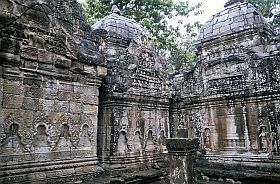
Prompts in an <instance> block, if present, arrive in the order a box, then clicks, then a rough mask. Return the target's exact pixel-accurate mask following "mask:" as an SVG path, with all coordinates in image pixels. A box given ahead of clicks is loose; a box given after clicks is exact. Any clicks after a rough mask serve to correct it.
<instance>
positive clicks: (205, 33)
mask: <svg viewBox="0 0 280 184" xmlns="http://www.w3.org/2000/svg"><path fill="white" fill-rule="evenodd" d="M249 29H257V30H264V29H266V30H270V31H272V29H271V27H270V25H269V24H268V23H267V21H266V20H265V19H264V17H263V16H262V15H261V14H260V13H259V12H258V11H257V10H256V8H255V7H254V6H253V5H252V4H250V3H247V2H245V3H242V1H232V2H231V1H229V2H227V3H226V4H225V9H224V10H223V11H221V12H219V13H217V14H216V15H213V16H212V17H211V18H210V19H209V20H208V21H207V22H206V23H205V24H204V26H203V27H202V29H201V30H200V34H199V37H198V40H197V42H198V43H200V42H205V41H210V40H213V39H215V38H219V37H221V36H224V35H229V34H234V33H238V32H241V31H244V30H249Z"/></svg>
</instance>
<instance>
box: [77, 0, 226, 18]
mask: <svg viewBox="0 0 280 184" xmlns="http://www.w3.org/2000/svg"><path fill="white" fill-rule="evenodd" d="M83 1H84V0H78V2H83ZM176 1H179V0H176ZM182 1H184V0H182ZM199 1H200V2H202V4H203V5H202V10H204V13H203V14H202V15H200V16H194V17H191V21H193V22H195V21H200V22H201V23H204V22H206V21H207V20H208V19H209V18H210V17H211V16H212V15H214V14H216V13H218V12H219V11H221V10H223V7H224V4H225V3H226V1H227V0H189V2H190V3H197V2H199Z"/></svg>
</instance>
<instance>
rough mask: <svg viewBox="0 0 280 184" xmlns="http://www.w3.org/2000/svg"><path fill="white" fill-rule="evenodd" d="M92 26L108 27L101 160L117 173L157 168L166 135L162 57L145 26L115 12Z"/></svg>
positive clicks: (166, 92) (167, 84)
mask: <svg viewBox="0 0 280 184" xmlns="http://www.w3.org/2000/svg"><path fill="white" fill-rule="evenodd" d="M93 29H94V30H102V29H103V30H106V31H107V32H108V37H107V38H106V39H105V47H104V54H105V56H106V62H107V63H106V64H107V68H108V75H107V76H106V77H105V81H104V83H103V84H102V92H101V93H102V96H101V98H100V116H99V129H98V131H99V134H98V137H99V140H98V143H99V147H98V150H99V156H100V158H102V163H104V167H107V166H108V168H109V169H108V170H110V171H111V172H112V168H114V169H115V170H114V172H116V173H117V171H121V170H125V169H126V170H130V171H131V168H132V167H134V169H136V170H139V169H143V168H147V167H158V164H159V163H160V162H161V163H162V162H163V161H164V159H163V157H162V153H164V152H165V149H166V148H165V139H166V138H167V137H168V136H169V105H170V99H171V93H170V92H171V89H170V82H169V80H168V75H167V73H166V71H165V61H164V60H163V59H162V58H160V57H159V56H158V55H157V54H156V52H155V50H154V48H153V46H152V43H151V41H150V40H149V35H148V33H147V31H146V30H145V29H143V28H142V27H141V26H140V25H139V24H138V23H136V22H135V21H133V20H130V19H127V18H125V17H123V16H121V15H119V14H118V12H113V13H112V14H111V15H109V16H107V17H105V18H104V19H103V20H101V21H100V22H98V23H96V24H95V25H93ZM119 164H122V165H121V167H119V166H120V165H119ZM129 165H130V166H129ZM131 165H134V166H131ZM116 167H119V168H116Z"/></svg>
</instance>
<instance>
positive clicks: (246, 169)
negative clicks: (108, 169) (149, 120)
mask: <svg viewBox="0 0 280 184" xmlns="http://www.w3.org/2000/svg"><path fill="white" fill-rule="evenodd" d="M197 49H198V62H197V65H196V67H195V68H194V69H193V71H191V72H188V73H184V74H180V75H177V76H175V78H174V79H173V89H174V90H175V92H174V94H175V97H174V103H173V104H172V107H173V108H172V109H173V110H172V112H171V113H172V121H171V127H172V128H171V135H174V127H177V126H178V124H179V123H180V122H181V121H184V122H185V124H186V125H187V126H188V134H189V136H190V137H197V138H199V139H200V142H201V149H202V150H203V151H202V152H205V155H203V156H202V157H201V158H200V159H199V161H200V162H199V165H198V167H199V169H200V173H201V175H202V176H201V179H202V178H204V179H205V181H208V180H210V181H211V180H213V181H218V180H219V181H223V182H226V181H230V182H245V181H246V180H247V181H248V180H249V181H257V180H258V179H259V177H260V178H262V179H261V180H260V181H258V182H268V181H269V182H273V181H278V180H279V175H278V174H277V173H278V172H279V171H278V169H277V167H274V164H277V163H278V162H279V158H280V157H279V144H280V143H279V137H280V135H279V129H280V128H279V124H280V123H279V110H278V106H279V59H280V57H279V56H280V55H279V40H278V38H277V36H276V35H275V33H274V32H273V31H272V29H271V28H270V27H269V25H268V24H267V23H266V21H265V20H264V18H263V17H262V15H260V14H259V13H258V12H257V11H256V9H255V8H254V7H253V6H252V5H250V4H248V3H241V2H235V3H233V4H231V5H229V6H226V7H225V10H223V11H221V12H220V13H218V14H216V15H214V16H212V17H211V18H210V19H209V21H207V22H206V24H205V25H204V26H203V28H202V29H201V32H200V36H199V38H198V41H197ZM237 158H238V159H237ZM245 160H246V161H245ZM268 162H271V163H273V164H268ZM260 163H263V164H262V166H261V168H258V167H255V166H256V165H258V164H260ZM237 165H238V166H237ZM227 168H230V169H229V170H230V171H228V172H227V171H226V170H228V169H227ZM264 170H265V171H264ZM256 171H257V172H260V175H251V174H250V173H251V172H256ZM270 172H272V173H274V174H273V177H271V178H270V179H268V178H266V176H267V175H268V174H269V173H270ZM222 173H223V174H222ZM234 173H236V175H234ZM237 173H239V174H237ZM257 178H258V179H257Z"/></svg>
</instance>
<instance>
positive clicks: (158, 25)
mask: <svg viewBox="0 0 280 184" xmlns="http://www.w3.org/2000/svg"><path fill="white" fill-rule="evenodd" d="M114 4H115V5H117V6H118V8H119V9H120V10H121V12H122V15H123V16H126V17H128V18H131V19H134V20H136V21H137V22H139V23H140V24H141V25H143V26H145V27H146V28H147V29H148V30H149V31H150V33H151V35H152V38H153V39H154V42H155V45H156V48H157V50H158V51H159V52H160V53H161V54H165V56H166V58H168V61H169V64H170V66H171V67H170V68H172V69H175V70H177V69H179V68H182V67H183V68H187V67H189V66H190V65H191V63H192V62H193V61H194V58H195V54H194V47H193V40H194V39H195V36H196V32H197V31H196V29H198V28H199V27H200V23H199V22H195V23H193V24H184V21H183V19H186V18H187V17H189V16H190V15H191V14H194V15H198V14H200V13H202V11H201V10H200V9H199V8H200V6H201V3H198V4H197V5H195V6H191V5H190V4H189V2H188V1H179V2H176V3H175V2H174V0H86V1H85V3H84V7H85V12H86V15H87V18H88V21H89V22H90V23H92V24H93V23H95V22H96V21H98V20H100V19H101V18H103V17H105V16H106V15H108V14H110V11H111V7H112V5H114ZM175 17H176V18H175ZM178 17H180V18H178ZM171 19H174V20H176V21H177V23H176V24H175V26H174V25H171V24H170V20H171Z"/></svg>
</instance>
